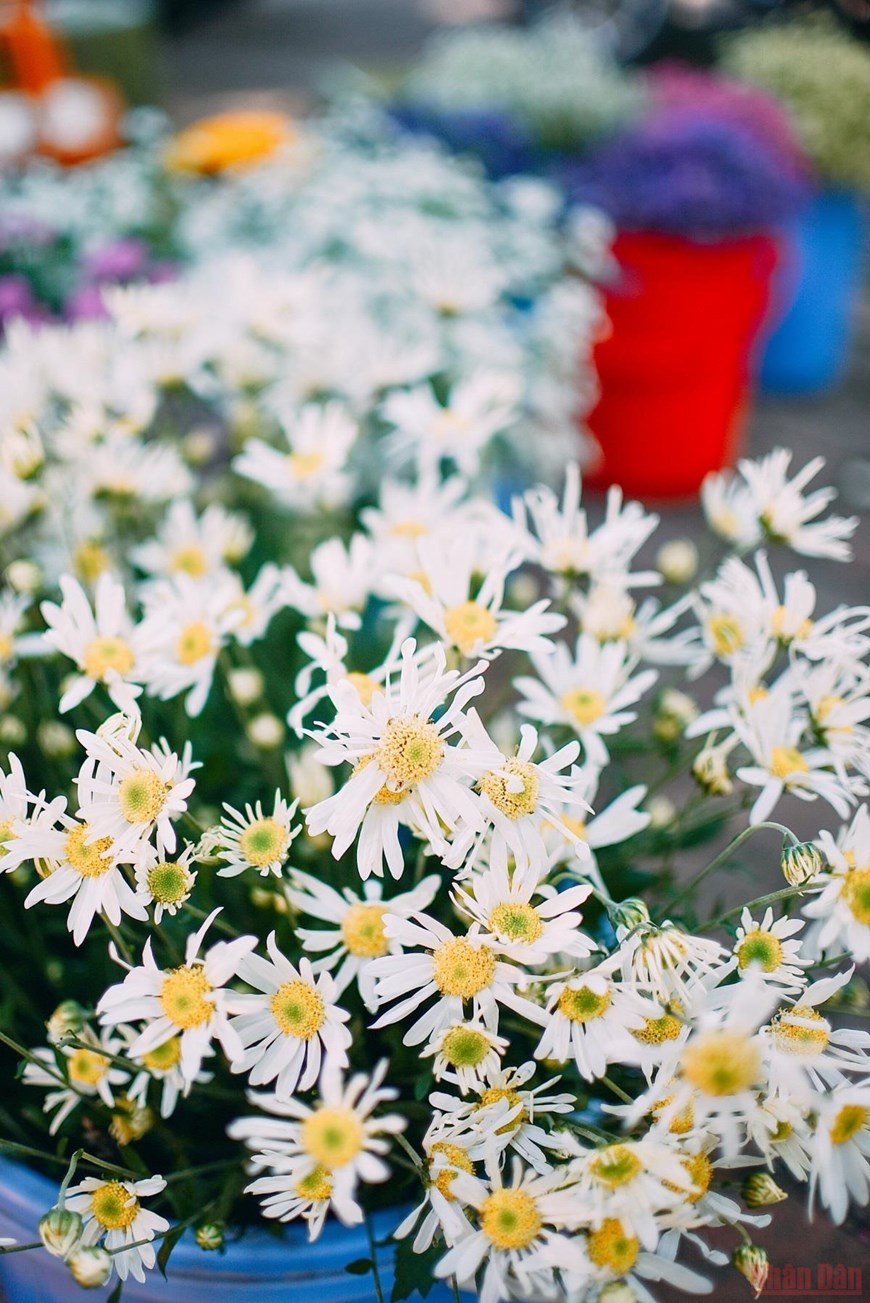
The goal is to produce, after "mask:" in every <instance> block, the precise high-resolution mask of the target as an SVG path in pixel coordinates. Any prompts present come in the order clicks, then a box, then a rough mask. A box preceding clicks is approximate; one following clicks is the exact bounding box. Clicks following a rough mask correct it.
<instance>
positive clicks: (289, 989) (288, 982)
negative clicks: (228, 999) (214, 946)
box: [230, 932, 351, 1100]
mask: <svg viewBox="0 0 870 1303" xmlns="http://www.w3.org/2000/svg"><path fill="white" fill-rule="evenodd" d="M266 950H267V952H268V954H269V958H268V959H263V958H261V957H260V956H259V955H256V954H248V955H245V956H244V958H243V959H242V961H241V963H240V964H239V974H238V975H239V977H240V978H241V979H242V981H243V982H247V984H248V986H253V987H254V988H255V989H256V991H258V992H262V994H258V995H239V996H237V997H236V1001H235V1003H236V1006H237V1008H238V1013H237V1014H236V1016H235V1017H234V1018H232V1019H231V1020H230V1026H231V1027H232V1029H233V1031H234V1032H235V1033H236V1034H237V1035H238V1038H239V1040H240V1041H241V1043H242V1045H243V1046H244V1050H245V1053H244V1057H243V1058H241V1059H238V1060H237V1061H236V1062H235V1063H233V1065H232V1070H233V1072H247V1073H248V1074H249V1080H250V1083H251V1085H252V1086H266V1085H268V1084H269V1082H271V1081H274V1082H275V1086H274V1091H275V1097H276V1098H277V1099H279V1100H285V1099H289V1098H290V1097H291V1096H292V1095H293V1094H295V1093H296V1091H297V1090H300V1091H301V1090H310V1089H311V1087H312V1086H313V1085H314V1083H315V1082H316V1081H317V1079H318V1077H319V1076H320V1068H321V1063H323V1062H325V1063H326V1065H327V1066H331V1067H335V1068H345V1067H347V1050H348V1047H349V1045H350V1043H351V1034H350V1031H349V1030H348V1028H347V1027H345V1025H344V1024H345V1023H346V1022H347V1021H348V1020H349V1018H350V1014H348V1013H346V1012H345V1010H344V1009H341V1008H339V1006H338V1005H337V1004H336V1003H335V1000H336V998H337V994H338V993H337V992H336V989H335V983H334V982H333V980H332V978H331V977H330V976H329V974H328V973H320V975H319V976H315V974H314V972H313V970H312V967H311V962H310V960H308V959H305V958H302V959H300V961H299V968H298V969H297V968H295V967H294V965H293V964H291V963H290V960H289V959H287V958H285V956H284V955H282V954H281V952H280V950H279V949H278V946H277V943H276V941H275V933H274V932H271V933H270V934H269V937H268V939H267V941H266Z"/></svg>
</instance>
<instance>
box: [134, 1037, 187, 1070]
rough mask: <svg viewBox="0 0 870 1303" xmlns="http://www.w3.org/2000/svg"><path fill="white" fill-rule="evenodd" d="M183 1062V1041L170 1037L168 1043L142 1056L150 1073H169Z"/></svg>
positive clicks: (165, 1042)
mask: <svg viewBox="0 0 870 1303" xmlns="http://www.w3.org/2000/svg"><path fill="white" fill-rule="evenodd" d="M180 1061H181V1041H180V1040H179V1038H178V1037H177V1036H170V1038H169V1040H168V1041H164V1042H163V1044H162V1045H158V1046H157V1047H156V1048H155V1049H153V1050H149V1051H148V1053H147V1054H143V1055H142V1063H143V1064H144V1066H145V1067H146V1068H147V1069H148V1071H149V1072H169V1070H170V1069H171V1068H174V1067H175V1065H176V1064H177V1063H180Z"/></svg>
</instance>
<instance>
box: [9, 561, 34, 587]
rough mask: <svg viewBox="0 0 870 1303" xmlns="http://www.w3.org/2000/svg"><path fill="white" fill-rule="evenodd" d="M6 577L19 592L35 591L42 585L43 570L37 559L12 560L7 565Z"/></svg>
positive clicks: (10, 585) (10, 584)
mask: <svg viewBox="0 0 870 1303" xmlns="http://www.w3.org/2000/svg"><path fill="white" fill-rule="evenodd" d="M6 579H7V582H8V584H9V587H10V588H14V589H15V591H16V592H17V593H35V592H36V591H37V590H38V589H39V588H40V587H41V585H42V571H41V569H40V568H39V566H38V565H37V564H36V562H35V561H25V560H23V559H21V560H18V561H11V562H10V563H9V565H8V566H7V567H6Z"/></svg>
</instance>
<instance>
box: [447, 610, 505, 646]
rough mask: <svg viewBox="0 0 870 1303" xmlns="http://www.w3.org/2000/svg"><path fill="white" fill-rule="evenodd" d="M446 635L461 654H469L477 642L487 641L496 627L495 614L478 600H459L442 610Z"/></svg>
mask: <svg viewBox="0 0 870 1303" xmlns="http://www.w3.org/2000/svg"><path fill="white" fill-rule="evenodd" d="M444 628H445V629H446V630H447V637H448V638H449V639H450V641H451V642H452V643H453V644H454V646H456V647H458V648H459V650H460V651H461V652H462V655H463V656H471V654H472V653H473V652H474V650H475V648H476V647H477V646H478V644H479V643H487V642H489V641H490V639H491V638H492V637H493V635H494V634H495V632H496V630H497V629H498V624H497V623H496V619H495V616H494V615H493V613H492V611H490V610H489V609H488V608H487V607H485V606H480V605H479V603H478V602H460V604H459V605H458V606H451V607H450V609H449V610H447V611H445V612H444Z"/></svg>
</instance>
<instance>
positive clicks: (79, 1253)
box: [66, 1244, 112, 1289]
mask: <svg viewBox="0 0 870 1303" xmlns="http://www.w3.org/2000/svg"><path fill="white" fill-rule="evenodd" d="M66 1265H67V1266H68V1267H69V1269H70V1271H71V1273H72V1278H73V1280H74V1281H75V1283H76V1284H77V1285H81V1287H82V1289H99V1288H100V1286H101V1285H105V1283H106V1281H107V1280H108V1279H109V1277H110V1276H111V1274H112V1258H111V1255H110V1254H108V1253H107V1252H106V1250H105V1249H101V1248H100V1246H99V1245H98V1244H83V1245H82V1247H81V1248H80V1249H75V1250H73V1252H72V1253H71V1254H70V1255H69V1257H68V1258H67V1260H66Z"/></svg>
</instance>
